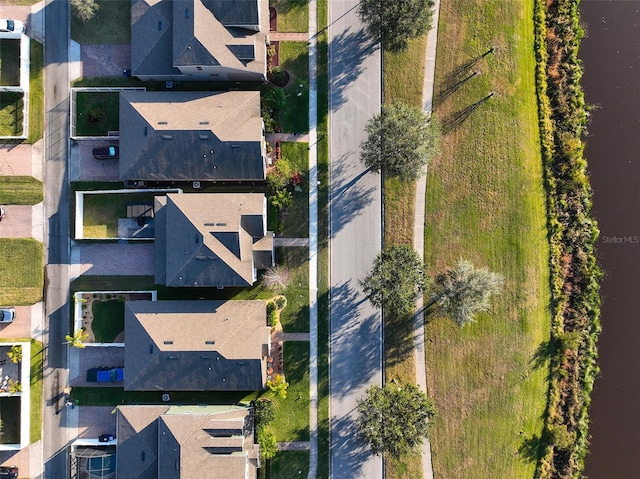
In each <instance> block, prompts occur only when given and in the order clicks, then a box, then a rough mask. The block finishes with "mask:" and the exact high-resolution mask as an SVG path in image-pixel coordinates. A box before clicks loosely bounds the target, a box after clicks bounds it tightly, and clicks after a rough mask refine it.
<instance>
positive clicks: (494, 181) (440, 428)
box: [425, 0, 550, 479]
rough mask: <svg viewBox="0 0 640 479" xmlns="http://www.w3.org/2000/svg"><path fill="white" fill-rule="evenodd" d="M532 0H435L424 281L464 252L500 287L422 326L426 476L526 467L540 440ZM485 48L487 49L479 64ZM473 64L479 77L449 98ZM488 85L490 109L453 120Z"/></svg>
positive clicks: (530, 467) (468, 478)
mask: <svg viewBox="0 0 640 479" xmlns="http://www.w3.org/2000/svg"><path fill="white" fill-rule="evenodd" d="M532 3H533V2H532V0H526V1H523V2H505V1H502V0H457V1H456V0H448V1H444V2H442V3H441V11H440V24H439V25H440V30H439V37H438V55H437V60H436V61H437V66H436V92H437V96H436V100H437V103H436V104H437V108H436V111H435V115H436V116H437V118H438V119H440V121H441V122H442V123H443V126H444V127H445V129H446V130H447V131H449V133H448V134H447V135H446V136H445V137H444V139H443V144H442V154H441V155H440V156H439V157H438V158H437V159H435V160H434V161H433V162H432V164H431V166H430V168H429V176H428V180H427V181H428V184H427V199H426V205H427V215H426V229H425V230H426V234H425V242H426V243H425V246H426V253H425V254H426V258H427V261H428V263H429V271H430V273H431V274H435V273H437V272H439V271H442V270H443V269H444V268H445V267H447V266H450V265H452V264H453V263H454V262H455V261H456V260H457V259H458V258H461V257H462V258H467V259H469V260H471V261H472V262H473V263H474V264H476V265H478V266H489V268H490V269H492V270H494V271H497V272H500V273H502V274H503V275H504V276H505V278H506V284H505V290H504V291H503V293H502V294H501V295H500V296H498V297H496V298H494V299H493V301H492V307H491V310H490V311H489V312H487V313H486V314H482V315H479V317H478V321H477V323H475V324H471V325H469V326H466V327H465V328H463V329H460V328H458V327H457V326H455V325H454V324H453V323H452V322H451V321H450V320H448V319H444V318H435V317H431V318H429V319H430V323H429V324H428V326H427V328H426V340H427V348H426V356H427V374H428V378H427V384H429V391H430V395H431V396H432V397H433V399H434V401H435V406H436V408H437V410H438V416H437V418H436V420H435V422H434V429H433V433H432V441H431V446H432V451H433V465H434V476H435V477H443V478H444V477H446V478H465V479H473V478H483V479H484V478H486V477H487V474H488V471H490V475H491V477H500V478H502V477H504V478H507V477H508V478H521V477H522V478H524V477H533V475H534V471H535V458H534V459H533V460H531V459H527V458H525V457H522V456H521V455H520V454H519V452H518V450H519V448H520V447H521V446H522V445H523V444H524V443H525V440H526V438H531V437H532V436H534V435H538V436H539V435H540V434H541V432H542V427H543V422H542V415H543V414H544V410H545V404H546V398H547V393H548V384H547V381H546V378H545V372H546V368H545V367H542V368H534V366H533V365H532V359H533V357H534V354H535V351H536V349H537V348H538V347H539V346H540V345H541V344H542V343H543V342H544V341H545V340H547V339H548V337H549V327H550V318H549V311H548V308H549V291H548V290H549V282H548V281H549V279H548V247H547V245H548V241H547V237H546V228H545V224H546V212H545V203H544V201H545V200H544V191H543V184H542V170H541V159H540V142H539V138H538V125H537V121H538V117H537V107H536V97H535V84H534V67H535V59H534V55H533V22H532V15H533V5H532ZM491 46H493V47H495V49H496V53H495V54H494V55H487V56H486V57H484V58H483V57H482V54H483V53H485V52H486V51H487V49H488V48H489V47H491ZM473 61H475V63H473ZM474 69H479V70H481V71H482V74H481V75H478V76H476V77H475V78H473V79H472V80H470V81H467V82H466V83H465V84H464V85H462V86H461V87H459V88H458V89H457V90H454V91H452V90H453V89H454V86H455V85H456V83H457V82H459V81H460V79H463V78H465V76H466V75H468V73H469V72H470V71H471V70H474ZM490 91H494V92H495V93H496V95H495V96H494V97H493V98H491V99H490V101H487V102H486V103H484V104H482V105H480V107H479V108H477V109H475V111H473V112H471V113H470V114H467V113H469V111H468V110H466V113H465V109H467V108H468V107H469V106H471V105H473V104H474V103H476V102H478V101H479V100H481V99H482V98H484V97H485V96H487V94H488V93H489V92H490Z"/></svg>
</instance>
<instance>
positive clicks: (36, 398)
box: [29, 339, 43, 443]
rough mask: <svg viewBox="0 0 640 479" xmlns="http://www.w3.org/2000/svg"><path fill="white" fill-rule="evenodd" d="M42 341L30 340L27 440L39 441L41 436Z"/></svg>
mask: <svg viewBox="0 0 640 479" xmlns="http://www.w3.org/2000/svg"><path fill="white" fill-rule="evenodd" d="M42 365H43V353H42V343H41V342H40V341H36V340H35V339H32V340H31V384H30V389H29V390H30V393H31V398H30V401H31V414H30V415H31V423H30V424H31V427H30V431H29V442H30V443H33V442H36V441H39V440H40V438H41V437H42Z"/></svg>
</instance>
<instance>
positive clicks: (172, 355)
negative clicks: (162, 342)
mask: <svg viewBox="0 0 640 479" xmlns="http://www.w3.org/2000/svg"><path fill="white" fill-rule="evenodd" d="M178 357H179V356H178V355H177V354H170V355H169V359H178Z"/></svg>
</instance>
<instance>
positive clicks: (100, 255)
mask: <svg viewBox="0 0 640 479" xmlns="http://www.w3.org/2000/svg"><path fill="white" fill-rule="evenodd" d="M154 253H155V246H154V244H153V243H147V242H145V243H89V242H84V243H79V242H78V243H74V244H73V246H72V248H71V262H72V266H73V267H74V268H77V269H76V270H75V272H76V273H77V275H80V274H86V275H102V276H111V275H113V276H122V275H132V276H138V275H139V276H153V275H154V274H155V259H154Z"/></svg>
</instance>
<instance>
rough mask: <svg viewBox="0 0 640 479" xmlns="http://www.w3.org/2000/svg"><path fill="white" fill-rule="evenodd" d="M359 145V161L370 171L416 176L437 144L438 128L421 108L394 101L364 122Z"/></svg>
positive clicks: (436, 148) (434, 150) (436, 150)
mask: <svg viewBox="0 0 640 479" xmlns="http://www.w3.org/2000/svg"><path fill="white" fill-rule="evenodd" d="M366 132H367V139H366V140H365V141H363V142H362V144H361V145H360V148H361V153H360V158H361V159H362V162H363V163H364V164H365V165H366V166H367V167H368V168H371V169H372V170H373V171H378V172H379V171H383V172H384V174H386V175H389V176H396V177H399V178H401V179H405V180H416V179H418V178H419V177H421V176H422V175H424V174H425V167H426V166H427V163H428V162H429V160H430V159H431V158H433V157H434V156H435V155H436V154H437V152H438V148H439V143H440V141H439V140H440V129H439V127H438V125H437V124H436V123H435V122H434V121H433V120H432V119H431V118H429V117H428V116H426V115H425V114H424V113H423V112H422V110H420V108H417V107H414V106H409V105H405V104H403V103H393V104H391V105H387V106H383V107H382V110H381V111H380V113H379V114H378V115H375V116H374V117H373V118H371V120H369V122H368V123H367V126H366Z"/></svg>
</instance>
